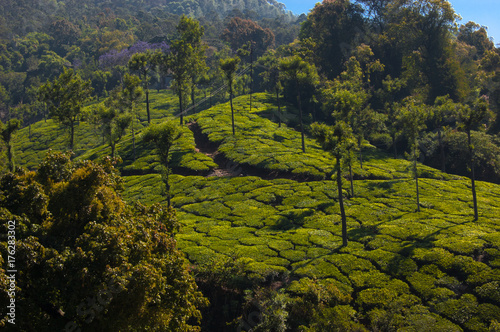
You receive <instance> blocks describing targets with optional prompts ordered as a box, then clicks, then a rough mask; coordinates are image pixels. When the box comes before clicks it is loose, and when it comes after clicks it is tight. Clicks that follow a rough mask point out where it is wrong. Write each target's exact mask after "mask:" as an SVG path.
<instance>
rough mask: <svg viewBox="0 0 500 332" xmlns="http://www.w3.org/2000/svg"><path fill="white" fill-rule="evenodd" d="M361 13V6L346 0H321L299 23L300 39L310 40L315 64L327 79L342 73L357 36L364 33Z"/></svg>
mask: <svg viewBox="0 0 500 332" xmlns="http://www.w3.org/2000/svg"><path fill="white" fill-rule="evenodd" d="M362 13H363V10H362V8H361V6H360V5H358V4H355V3H352V2H351V1H349V0H336V1H323V2H322V3H318V4H316V6H315V7H314V8H313V9H312V10H311V12H310V13H309V15H308V16H307V21H305V22H304V23H303V24H302V26H301V30H300V34H299V38H300V40H301V41H304V40H306V39H310V41H311V43H310V46H311V48H312V49H311V51H312V52H313V54H314V62H315V65H316V66H317V67H318V68H321V69H322V73H323V74H324V75H326V77H327V78H328V79H330V80H333V79H334V78H335V77H337V76H338V75H339V74H340V73H341V71H342V65H343V63H344V62H345V61H346V60H347V58H348V57H349V54H350V53H351V50H352V49H353V48H354V46H355V45H354V41H355V38H356V36H357V35H358V34H360V33H363V28H364V19H363V16H362Z"/></svg>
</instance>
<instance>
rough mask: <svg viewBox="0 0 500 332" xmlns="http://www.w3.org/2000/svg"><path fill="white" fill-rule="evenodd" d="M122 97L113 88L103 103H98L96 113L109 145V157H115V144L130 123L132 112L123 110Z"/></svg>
mask: <svg viewBox="0 0 500 332" xmlns="http://www.w3.org/2000/svg"><path fill="white" fill-rule="evenodd" d="M122 98H123V96H122V95H121V92H120V91H118V90H114V91H112V92H111V96H110V98H108V99H107V100H106V103H105V105H102V104H100V105H99V106H98V109H97V115H98V117H99V120H100V122H101V125H102V133H103V135H104V137H105V138H106V140H107V141H108V144H109V146H110V147H111V158H114V157H115V153H116V144H118V142H119V141H120V140H121V139H122V137H123V135H124V134H125V130H126V129H127V128H128V127H129V126H130V124H131V123H132V119H133V116H132V113H129V112H125V111H124V110H123V107H122V105H120V100H121V99H122Z"/></svg>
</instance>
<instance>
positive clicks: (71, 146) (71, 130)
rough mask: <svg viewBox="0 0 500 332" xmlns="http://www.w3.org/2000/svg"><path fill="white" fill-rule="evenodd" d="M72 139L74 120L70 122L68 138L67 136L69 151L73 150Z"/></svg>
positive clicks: (73, 137)
mask: <svg viewBox="0 0 500 332" xmlns="http://www.w3.org/2000/svg"><path fill="white" fill-rule="evenodd" d="M74 139H75V122H74V121H73V122H71V124H70V138H69V149H70V150H71V151H73V146H74V144H73V143H74Z"/></svg>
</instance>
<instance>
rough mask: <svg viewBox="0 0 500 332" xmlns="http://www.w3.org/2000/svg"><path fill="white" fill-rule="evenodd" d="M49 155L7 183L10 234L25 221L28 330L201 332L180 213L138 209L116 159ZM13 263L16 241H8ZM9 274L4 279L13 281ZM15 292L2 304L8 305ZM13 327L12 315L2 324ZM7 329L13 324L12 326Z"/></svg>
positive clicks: (3, 222) (2, 216) (3, 216)
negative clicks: (126, 193) (179, 236)
mask: <svg viewBox="0 0 500 332" xmlns="http://www.w3.org/2000/svg"><path fill="white" fill-rule="evenodd" d="M69 159H70V158H69V154H60V153H53V154H49V155H48V156H47V158H46V159H45V160H44V161H43V162H42V164H41V165H40V167H39V168H38V171H36V172H26V171H19V172H16V173H9V174H6V175H4V176H3V177H2V178H0V192H1V193H2V195H0V227H1V231H2V233H5V234H7V231H8V228H7V227H8V223H9V220H10V221H15V223H16V268H17V269H18V270H19V271H23V272H22V274H17V277H16V298H15V300H16V306H17V308H18V312H17V314H18V315H20V316H21V317H23V319H22V320H16V327H17V328H18V329H19V330H21V331H24V330H32V329H36V330H37V331H62V330H64V331H77V330H79V329H82V330H90V331H125V330H134V331H144V330H148V331H199V328H198V327H196V326H192V324H193V323H194V324H196V321H198V323H199V320H200V318H201V314H200V311H199V310H198V307H199V306H202V305H205V304H206V303H207V302H206V300H205V299H204V298H203V297H202V294H201V292H199V291H198V290H197V286H196V284H195V281H194V278H193V277H192V276H191V275H190V274H189V271H188V268H187V264H186V261H185V259H184V256H183V254H182V253H180V252H179V251H178V250H177V248H176V241H175V238H174V235H175V232H176V230H177V229H178V223H177V219H176V216H175V211H174V210H173V209H172V208H166V207H164V206H162V205H159V204H156V205H153V206H150V207H146V206H143V205H141V204H140V203H136V204H135V205H128V204H127V203H126V202H125V201H123V200H122V198H121V197H120V194H119V193H118V192H117V190H118V186H119V183H120V181H121V180H120V178H119V176H118V172H117V170H116V169H115V168H114V167H113V160H112V159H110V158H105V159H104V160H103V161H102V162H99V163H96V162H90V161H82V162H75V163H73V162H71V161H70V160H69ZM0 243H1V245H0V252H1V255H2V257H7V255H8V253H7V240H6V239H2V241H1V242H0ZM6 276H7V275H6V271H5V270H0V279H2V280H6V279H5V277H6ZM7 292H8V288H7V286H6V284H2V285H1V286H0V296H2V298H4V297H7V296H8V295H7ZM2 323H6V320H5V318H3V317H2V321H1V322H0V324H2ZM2 325H3V324H2Z"/></svg>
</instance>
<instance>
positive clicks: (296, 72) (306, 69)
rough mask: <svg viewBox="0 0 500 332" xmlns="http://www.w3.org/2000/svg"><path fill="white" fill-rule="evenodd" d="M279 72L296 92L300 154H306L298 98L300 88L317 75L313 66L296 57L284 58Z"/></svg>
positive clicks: (300, 102) (299, 99)
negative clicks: (300, 141) (292, 85)
mask: <svg viewBox="0 0 500 332" xmlns="http://www.w3.org/2000/svg"><path fill="white" fill-rule="evenodd" d="M280 71H282V72H283V73H284V75H285V76H287V77H288V79H289V80H290V81H292V82H293V84H294V85H295V91H296V92H297V106H298V108H299V121H300V134H301V138H302V152H306V146H305V139H304V121H303V116H302V101H301V98H300V95H301V87H302V86H303V85H306V84H311V83H313V82H315V81H317V80H318V73H317V72H316V68H315V67H314V66H313V65H310V64H308V63H307V62H305V61H304V60H302V59H301V58H300V57H299V56H298V55H295V56H293V57H288V58H284V59H283V60H281V62H280Z"/></svg>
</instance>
